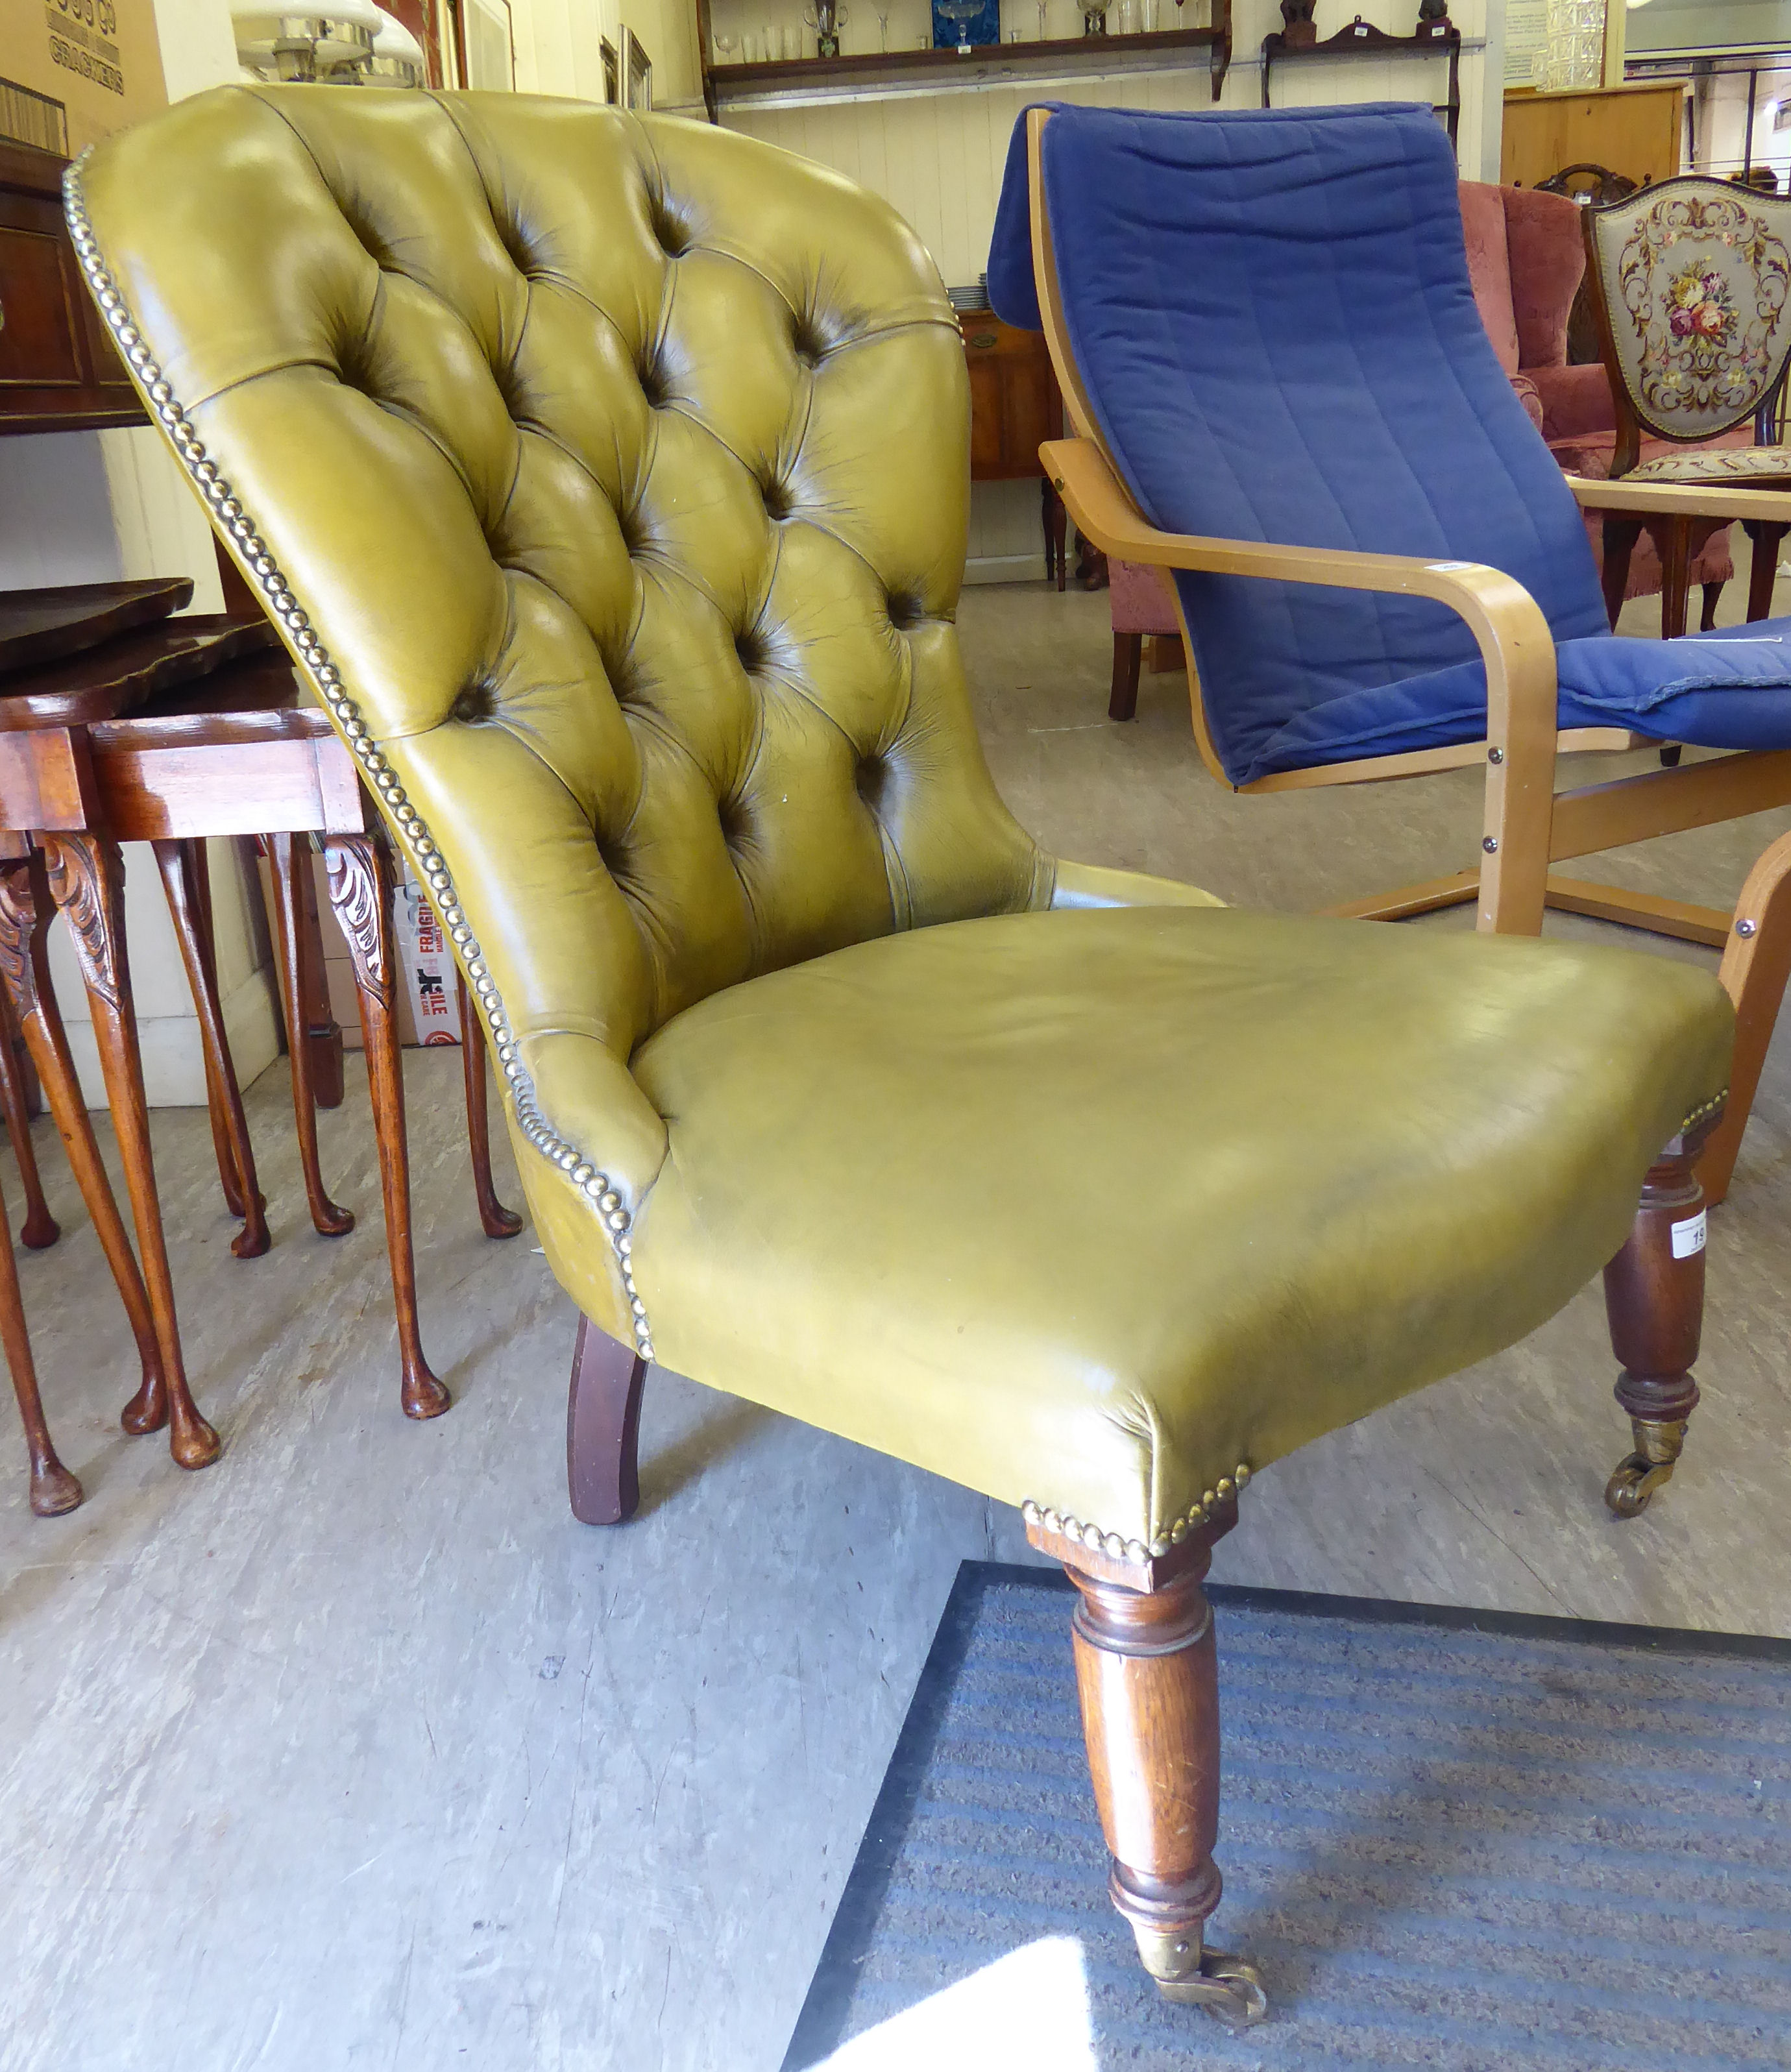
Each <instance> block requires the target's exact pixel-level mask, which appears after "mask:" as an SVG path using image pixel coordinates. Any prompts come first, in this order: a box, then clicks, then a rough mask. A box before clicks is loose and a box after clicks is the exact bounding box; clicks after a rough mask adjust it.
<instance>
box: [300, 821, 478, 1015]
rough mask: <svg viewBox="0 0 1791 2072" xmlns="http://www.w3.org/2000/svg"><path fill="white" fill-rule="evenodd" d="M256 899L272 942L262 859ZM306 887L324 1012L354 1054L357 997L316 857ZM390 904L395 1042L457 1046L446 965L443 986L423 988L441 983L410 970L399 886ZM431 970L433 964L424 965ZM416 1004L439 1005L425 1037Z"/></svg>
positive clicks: (456, 1012)
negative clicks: (313, 905)
mask: <svg viewBox="0 0 1791 2072" xmlns="http://www.w3.org/2000/svg"><path fill="white" fill-rule="evenodd" d="M260 862H261V899H262V903H263V904H264V905H265V906H266V907H267V910H268V939H269V941H270V942H272V941H276V940H277V936H276V935H275V932H274V927H273V903H272V897H273V895H272V885H271V881H270V879H269V876H268V865H267V858H266V857H262V858H261V860H260ZM311 873H312V882H313V883H314V886H315V888H316V892H317V914H318V937H319V939H321V941H322V944H323V978H324V983H325V985H327V987H328V989H329V994H330V1012H331V1013H332V1014H333V1015H334V1016H335V1018H336V1021H337V1022H338V1023H339V1025H340V1026H341V1030H342V1041H343V1048H344V1049H346V1050H359V1049H360V1048H361V1047H362V1045H361V1026H360V995H359V992H358V991H357V990H356V989H355V964H354V960H353V958H351V956H349V954H348V943H347V938H346V937H345V936H344V935H343V932H342V931H341V929H340V928H339V927H337V925H336V918H335V914H334V912H333V911H331V906H330V879H329V874H328V873H327V870H325V868H324V863H323V859H322V857H321V856H314V857H312V858H311ZM392 905H393V906H394V908H395V909H396V912H395V913H394V915H393V916H392V954H393V956H394V957H395V959H396V962H397V965H398V989H397V992H398V1040H399V1042H401V1043H405V1044H408V1045H409V1046H412V1047H413V1048H420V1047H421V1046H425V1045H430V1046H433V1045H436V1044H458V1042H459V1041H460V1010H459V1005H458V999H457V997H456V992H455V987H454V974H453V969H452V965H451V964H450V965H449V966H448V968H447V973H446V981H445V983H438V984H437V985H434V986H427V985H426V979H427V977H429V976H434V977H435V978H437V980H440V978H441V973H440V971H439V970H432V971H431V972H429V973H425V974H424V975H422V976H423V979H424V980H425V983H421V984H420V975H419V973H418V972H417V970H416V969H415V968H414V966H415V963H416V960H415V958H414V956H413V954H412V948H413V946H412V945H411V944H410V943H408V942H407V941H406V939H405V927H404V895H403V890H402V887H401V888H400V890H399V892H398V894H397V896H396V898H394V899H393V901H392ZM435 961H436V960H434V959H433V958H431V959H429V963H430V964H431V965H432V966H433V964H435ZM420 999H427V1000H430V1001H434V1002H436V1003H438V1004H439V1003H442V1002H443V1001H444V999H445V1005H442V1008H441V1012H440V1013H439V1014H438V1015H437V1016H435V1017H432V1021H431V1025H430V1026H429V1029H428V1030H427V1033H426V1034H425V1031H424V1030H423V1029H422V1028H421V1026H419V1023H418V1019H417V1007H418V1003H419V1000H420Z"/></svg>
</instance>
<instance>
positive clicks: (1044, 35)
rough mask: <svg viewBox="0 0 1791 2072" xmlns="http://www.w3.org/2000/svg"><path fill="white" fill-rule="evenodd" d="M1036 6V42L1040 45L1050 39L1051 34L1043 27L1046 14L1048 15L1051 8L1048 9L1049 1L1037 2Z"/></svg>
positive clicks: (1040, 0)
mask: <svg viewBox="0 0 1791 2072" xmlns="http://www.w3.org/2000/svg"><path fill="white" fill-rule="evenodd" d="M1037 6H1038V40H1039V41H1040V42H1041V43H1049V42H1050V39H1051V32H1050V30H1049V29H1047V28H1046V27H1045V16H1046V15H1047V14H1050V10H1051V8H1050V0H1037Z"/></svg>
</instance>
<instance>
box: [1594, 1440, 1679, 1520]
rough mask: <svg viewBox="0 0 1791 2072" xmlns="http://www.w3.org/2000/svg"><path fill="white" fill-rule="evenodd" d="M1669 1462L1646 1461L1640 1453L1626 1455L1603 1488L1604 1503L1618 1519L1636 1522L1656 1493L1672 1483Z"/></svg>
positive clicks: (1671, 1464)
mask: <svg viewBox="0 0 1791 2072" xmlns="http://www.w3.org/2000/svg"><path fill="white" fill-rule="evenodd" d="M1672 1475H1673V1463H1672V1462H1671V1461H1650V1460H1649V1459H1648V1458H1647V1457H1645V1455H1643V1454H1641V1453H1629V1454H1626V1455H1625V1457H1624V1458H1623V1459H1622V1460H1621V1461H1618V1462H1617V1464H1616V1472H1615V1473H1614V1474H1612V1477H1611V1479H1610V1480H1609V1481H1608V1482H1607V1483H1606V1484H1605V1485H1604V1501H1605V1503H1608V1505H1609V1506H1610V1507H1611V1509H1612V1511H1615V1512H1616V1515H1617V1516H1618V1517H1619V1518H1640V1517H1641V1515H1642V1513H1643V1512H1644V1511H1645V1510H1647V1508H1648V1507H1649V1503H1651V1502H1652V1501H1653V1494H1654V1492H1655V1490H1657V1489H1659V1488H1661V1487H1662V1486H1663V1485H1664V1484H1666V1482H1669V1481H1670V1480H1671V1479H1672Z"/></svg>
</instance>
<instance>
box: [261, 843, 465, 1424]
mask: <svg viewBox="0 0 1791 2072" xmlns="http://www.w3.org/2000/svg"><path fill="white" fill-rule="evenodd" d="M323 856H324V861H325V863H326V864H327V866H328V869H329V874H330V901H331V905H332V906H334V907H335V910H336V919H337V920H338V921H339V922H340V923H341V924H342V932H343V935H345V936H347V939H348V949H349V954H350V955H351V957H352V958H353V959H354V964H355V986H356V988H357V989H358V990H359V995H360V1014H361V1034H362V1038H363V1040H364V1043H365V1045H366V1050H367V1077H368V1084H369V1087H370V1088H371V1090H372V1097H373V1128H374V1131H375V1133H376V1136H377V1137H378V1140H379V1155H380V1194H381V1195H382V1196H383V1198H384V1204H385V1233H386V1244H387V1248H388V1251H389V1252H390V1254H391V1259H392V1300H393V1302H394V1304H395V1305H396V1309H397V1312H398V1352H399V1358H400V1359H401V1362H402V1363H403V1368H404V1377H403V1382H402V1385H401V1392H400V1397H401V1401H402V1403H403V1404H404V1410H405V1416H407V1417H437V1416H440V1415H441V1413H442V1412H443V1411H444V1410H446V1408H447V1407H448V1404H449V1401H450V1397H449V1395H448V1392H447V1390H446V1388H445V1387H443V1386H442V1383H440V1382H439V1381H438V1380H437V1379H436V1377H435V1375H433V1374H432V1373H431V1372H430V1371H429V1362H428V1361H427V1360H426V1359H424V1357H423V1346H422V1339H421V1335H420V1334H419V1331H418V1329H417V1264H416V1260H415V1258H414V1256H413V1252H412V1250H411V1235H410V1161H409V1152H408V1149H407V1147H406V1144H405V1082H404V1065H403V1059H401V1055H400V1054H399V1048H398V1023H397V1017H396V1013H394V1009H395V1007H396V976H397V973H396V966H395V964H394V962H393V959H392V887H391V881H390V878H389V877H388V874H387V870H386V863H385V856H384V851H383V850H381V849H380V848H378V847H377V846H376V844H375V843H374V841H373V840H372V837H370V836H368V835H326V836H325V837H323ZM276 874H277V865H276Z"/></svg>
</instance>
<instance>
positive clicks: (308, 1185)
mask: <svg viewBox="0 0 1791 2072" xmlns="http://www.w3.org/2000/svg"><path fill="white" fill-rule="evenodd" d="M265 841H266V845H267V857H268V876H269V879H270V880H271V881H272V884H273V933H274V938H275V941H274V950H275V956H274V961H275V962H276V963H277V964H278V965H279V967H280V998H281V1004H282V1005H284V1007H285V1012H286V1050H287V1057H288V1063H290V1067H291V1069H292V1114H293V1123H294V1127H295V1128H296V1129H297V1130H298V1163H299V1166H300V1168H301V1170H302V1172H303V1174H304V1175H305V1199H306V1202H307V1203H308V1204H309V1205H310V1211H311V1227H313V1229H314V1230H315V1231H316V1232H317V1234H318V1236H319V1237H344V1236H346V1235H347V1233H348V1232H349V1231H351V1230H352V1229H353V1228H354V1227H355V1215H354V1211H352V1210H351V1209H345V1208H343V1207H341V1206H340V1205H339V1203H337V1202H332V1201H331V1199H330V1197H329V1195H328V1194H326V1193H325V1191H324V1187H323V1173H322V1167H321V1166H320V1165H318V1156H317V1110H318V1100H317V1090H316V1087H315V1084H314V1079H313V1067H314V1055H313V1051H312V1046H311V1042H310V1036H309V1034H308V1030H307V1022H306V1004H305V981H304V964H303V962H302V957H303V949H302V945H303V942H304V927H305V906H304V890H305V888H304V884H303V876H304V874H306V873H307V869H308V865H309V861H310V843H309V842H308V841H306V838H305V837H303V836H302V835H289V834H279V835H269V836H267V837H265Z"/></svg>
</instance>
